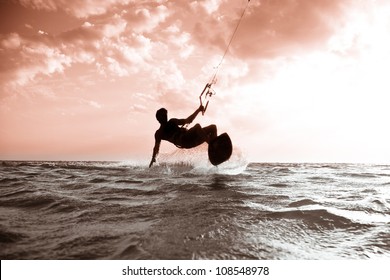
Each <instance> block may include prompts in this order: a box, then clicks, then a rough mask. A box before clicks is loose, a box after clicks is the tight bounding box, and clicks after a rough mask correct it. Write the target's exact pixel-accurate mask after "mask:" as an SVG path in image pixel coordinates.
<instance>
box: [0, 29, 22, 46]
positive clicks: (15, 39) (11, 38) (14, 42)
mask: <svg viewBox="0 0 390 280" xmlns="http://www.w3.org/2000/svg"><path fill="white" fill-rule="evenodd" d="M0 38H1V37H0ZM21 43H22V39H21V38H20V36H19V34H17V33H11V34H9V35H7V36H5V37H4V39H2V40H1V41H0V45H1V46H2V47H3V48H5V49H10V50H13V49H17V48H19V47H20V45H21Z"/></svg>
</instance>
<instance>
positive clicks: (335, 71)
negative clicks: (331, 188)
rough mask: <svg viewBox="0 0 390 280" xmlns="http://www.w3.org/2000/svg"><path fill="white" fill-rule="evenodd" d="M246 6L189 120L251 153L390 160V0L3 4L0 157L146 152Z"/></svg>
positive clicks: (277, 158)
mask: <svg viewBox="0 0 390 280" xmlns="http://www.w3.org/2000/svg"><path fill="white" fill-rule="evenodd" d="M247 4H248V6H247V8H246V10H245V14H244V17H243V18H242V21H241V22H240V25H239V27H238V29H237V32H236V34H235V37H234V38H233V41H232V43H231V45H230V47H229V49H228V51H227V53H226V56H225V58H224V60H223V61H222V64H221V65H220V66H219V68H218V75H217V82H216V84H215V85H214V86H213V88H214V90H215V92H216V95H215V96H213V97H212V98H211V100H210V104H209V107H208V109H207V112H206V113H205V115H204V116H202V115H201V114H200V115H199V116H198V117H197V119H196V120H195V121H194V123H200V124H201V125H203V126H205V125H209V124H212V123H213V124H216V125H217V127H218V131H219V133H222V132H228V133H229V135H230V136H231V139H232V141H233V145H234V150H235V151H236V152H237V153H240V154H242V155H243V157H245V158H247V160H248V161H256V162H357V163H384V164H390V146H389V143H390V132H389V125H388V121H389V120H390V110H389V104H390V103H389V99H390V98H389V94H390V79H389V78H388V73H390V69H389V68H390V1H386V0H383V1H381V0H377V1H374V0H341V1H340V0H251V1H250V2H249V3H248V1H247V0H235V1H228V0H199V1H191V0H189V1H165V0H159V1H146V0H145V1H144V0H139V1H134V0H95V1H93V0H56V1H54V0H5V1H4V0H2V1H0V61H1V64H0V159H2V160H131V159H141V160H143V159H145V160H147V159H150V157H151V154H152V149H153V145H154V136H153V135H154V132H155V130H156V129H158V127H159V124H158V122H157V121H156V119H155V112H156V110H158V109H159V108H161V107H165V108H166V109H167V110H168V116H169V117H176V118H185V117H187V116H189V115H190V114H191V113H192V112H193V111H195V109H197V108H198V106H199V99H198V97H199V94H200V93H201V91H202V89H203V87H204V86H205V84H206V83H207V82H209V81H210V79H211V77H212V75H213V74H214V73H215V71H216V67H217V66H218V65H219V63H220V62H221V58H222V55H223V53H224V52H225V50H226V47H227V44H228V42H229V40H230V38H231V35H232V33H233V31H234V29H235V27H236V26H237V23H238V20H239V18H240V16H241V14H242V12H243V11H244V9H245V7H246V5H247ZM174 149H176V148H175V147H174V146H173V145H172V144H170V143H167V142H163V144H162V146H161V152H169V151H171V150H174Z"/></svg>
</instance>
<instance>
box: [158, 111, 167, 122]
mask: <svg viewBox="0 0 390 280" xmlns="http://www.w3.org/2000/svg"><path fill="white" fill-rule="evenodd" d="M156 119H157V120H158V122H159V123H161V124H163V123H166V122H167V121H168V111H167V109H165V108H161V109H159V110H157V112H156Z"/></svg>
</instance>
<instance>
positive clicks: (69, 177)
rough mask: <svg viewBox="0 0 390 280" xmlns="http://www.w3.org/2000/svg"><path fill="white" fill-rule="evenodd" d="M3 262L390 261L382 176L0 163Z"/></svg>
mask: <svg viewBox="0 0 390 280" xmlns="http://www.w3.org/2000/svg"><path fill="white" fill-rule="evenodd" d="M0 257H1V259H342V258H347V259H366V258H384V257H387V258H388V257H390V166H386V165H356V164H267V163H260V164H257V163H251V164H249V165H240V166H233V167H232V166H228V165H227V166H223V165H221V166H220V167H219V168H215V167H211V166H208V167H202V168H196V167H194V166H191V165H182V164H166V165H160V166H156V167H153V168H151V169H149V168H147V167H146V166H144V165H137V164H130V163H125V162H1V163H0Z"/></svg>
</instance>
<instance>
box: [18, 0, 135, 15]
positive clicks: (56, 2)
mask: <svg viewBox="0 0 390 280" xmlns="http://www.w3.org/2000/svg"><path fill="white" fill-rule="evenodd" d="M19 2H20V3H21V4H22V5H23V6H25V7H27V8H33V9H37V10H46V11H57V10H64V11H65V12H67V13H68V14H70V15H72V16H74V17H77V18H87V17H89V16H96V15H103V14H105V13H107V12H108V11H109V10H110V9H111V8H112V7H115V6H117V5H127V4H129V3H131V2H134V1H132V0H97V1H96V0H95V1H94V0H19Z"/></svg>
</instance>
